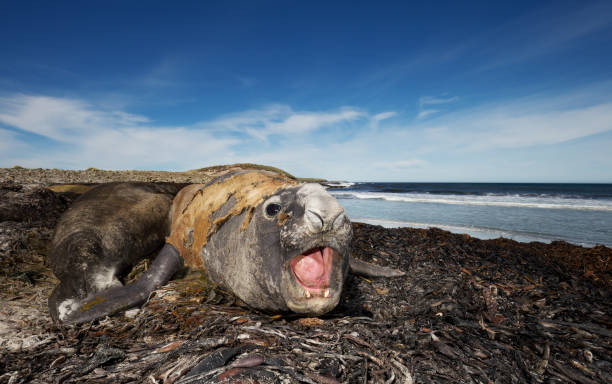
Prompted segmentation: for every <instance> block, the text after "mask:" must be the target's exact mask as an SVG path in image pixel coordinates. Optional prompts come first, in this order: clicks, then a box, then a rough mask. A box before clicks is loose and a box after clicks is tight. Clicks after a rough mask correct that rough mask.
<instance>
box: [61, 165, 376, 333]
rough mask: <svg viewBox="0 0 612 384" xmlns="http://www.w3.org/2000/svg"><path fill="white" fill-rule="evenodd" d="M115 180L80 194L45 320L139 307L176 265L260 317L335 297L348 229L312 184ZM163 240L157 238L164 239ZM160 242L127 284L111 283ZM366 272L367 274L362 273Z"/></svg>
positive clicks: (245, 177) (241, 179) (249, 174)
mask: <svg viewBox="0 0 612 384" xmlns="http://www.w3.org/2000/svg"><path fill="white" fill-rule="evenodd" d="M177 190H178V187H176V186H172V185H157V184H145V183H120V184H108V185H102V186H99V187H95V188H93V189H91V190H90V191H88V192H86V193H85V195H83V196H82V197H81V198H80V199H79V200H78V201H77V202H76V203H75V204H74V205H73V206H72V207H71V208H70V209H69V210H68V211H67V212H66V213H65V215H64V216H63V217H62V219H61V220H60V222H59V224H58V228H57V229H56V235H55V238H54V241H53V250H52V252H51V258H50V261H51V265H52V268H53V271H54V272H55V274H56V275H57V277H58V278H59V279H60V281H61V282H60V284H59V285H58V287H56V289H55V290H54V292H53V293H52V295H51V297H50V298H49V308H50V313H51V316H52V317H53V318H54V319H55V320H59V321H62V322H71V323H75V322H84V321H89V320H93V319H96V318H99V317H102V316H105V315H107V314H110V313H113V312H116V311H119V310H122V309H126V308H128V307H131V306H134V305H138V304H141V303H142V302H144V301H145V300H146V298H147V297H148V295H149V293H150V292H151V291H152V290H153V289H154V287H155V286H156V285H159V284H164V283H165V282H167V281H168V279H170V277H171V276H172V274H173V273H174V272H175V271H176V270H177V269H179V268H180V266H181V265H182V264H183V263H184V264H185V265H187V266H190V267H193V268H198V269H204V270H206V271H207V273H208V275H209V277H210V278H211V280H213V281H214V282H216V283H218V284H220V285H222V286H224V287H226V288H228V289H229V290H231V291H232V292H233V293H234V294H235V295H236V296H238V297H239V298H240V299H241V300H243V301H244V302H245V303H247V304H248V305H250V306H252V307H254V308H256V309H261V310H265V311H274V312H283V311H294V312H298V313H309V314H314V315H318V314H322V313H325V312H327V311H329V310H331V309H333V308H334V307H335V306H336V304H337V303H338V301H339V299H340V293H341V291H342V286H343V283H344V281H345V278H346V276H347V273H348V268H349V267H348V266H349V251H348V250H349V243H350V239H351V236H352V230H351V224H350V222H349V220H348V218H347V217H346V215H345V213H344V210H343V209H342V207H341V206H340V205H339V204H338V202H337V201H336V200H335V199H334V198H333V197H332V196H331V195H329V194H328V193H327V192H326V191H325V190H324V189H323V187H321V186H320V185H318V184H298V183H297V182H296V181H295V180H292V179H289V178H286V177H284V176H281V175H279V174H276V173H272V172H268V171H241V172H237V173H233V174H226V175H224V176H221V177H219V178H217V179H215V180H213V181H212V182H210V183H208V184H206V185H189V186H187V187H185V188H183V189H182V190H181V191H180V192H179V193H178V195H176V197H175V198H174V200H173V203H172V204H171V203H170V201H171V200H172V197H173V196H174V194H175V193H176V192H177ZM165 236H167V237H165ZM164 237H165V245H164V247H163V248H162V250H161V251H160V253H159V255H158V256H157V258H156V259H155V261H154V263H153V264H152V265H151V267H150V268H149V270H148V271H147V272H146V273H145V274H143V276H141V277H140V278H139V279H138V281H137V282H136V283H133V284H130V285H128V286H125V287H124V286H122V285H121V282H120V280H119V278H121V277H122V276H123V275H124V274H125V273H126V272H127V271H129V269H130V268H131V267H132V266H133V265H134V264H135V263H136V262H137V261H138V260H140V259H142V258H143V257H145V256H147V255H148V254H150V253H151V252H153V251H154V250H155V249H156V248H159V247H161V246H162V245H163V244H164ZM366 273H367V272H366Z"/></svg>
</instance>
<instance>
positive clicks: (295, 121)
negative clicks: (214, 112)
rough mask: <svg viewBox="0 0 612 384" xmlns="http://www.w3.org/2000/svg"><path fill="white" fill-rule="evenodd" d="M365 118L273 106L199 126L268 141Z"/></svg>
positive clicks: (356, 113)
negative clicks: (278, 136) (269, 138)
mask: <svg viewBox="0 0 612 384" xmlns="http://www.w3.org/2000/svg"><path fill="white" fill-rule="evenodd" d="M366 118H369V117H368V114H367V113H365V112H363V111H360V110H358V109H356V108H352V107H344V108H340V109H337V110H333V111H325V112H303V111H294V110H293V109H292V108H291V107H289V106H286V105H271V106H268V107H267V108H263V109H257V110H250V111H246V112H241V113H238V114H232V115H228V116H224V117H221V118H218V119H216V120H214V121H211V122H205V123H202V124H201V125H200V126H201V127H205V128H208V129H212V130H220V129H222V130H226V131H232V132H239V133H244V134H246V135H248V136H251V137H254V138H257V139H260V140H264V141H265V140H267V139H268V137H269V136H271V135H283V136H288V135H292V136H293V135H304V134H309V133H311V132H314V131H317V130H320V129H322V128H333V127H335V126H338V125H340V124H343V123H350V122H353V121H356V120H359V119H366Z"/></svg>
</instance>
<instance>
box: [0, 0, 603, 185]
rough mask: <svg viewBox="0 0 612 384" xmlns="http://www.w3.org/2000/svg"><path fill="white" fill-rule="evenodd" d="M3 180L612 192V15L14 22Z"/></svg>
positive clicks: (117, 7)
mask: <svg viewBox="0 0 612 384" xmlns="http://www.w3.org/2000/svg"><path fill="white" fill-rule="evenodd" d="M0 36H2V38H1V39H0V166H2V167H11V166H13V165H21V166H25V167H42V168H53V167H57V168H70V169H84V168H88V167H97V168H104V169H163V170H187V169H194V168H200V167H204V166H208V165H214V164H225V163H235V162H256V163H264V164H269V165H274V166H278V167H280V168H283V169H286V170H287V171H289V172H291V173H294V174H296V175H298V176H312V177H325V178H328V179H336V180H337V179H343V180H355V181H374V180H379V181H492V182H498V181H510V182H514V181H527V182H612V2H610V1H602V2H591V1H581V2H579V1H568V2H565V1H541V2H533V1H528V2H521V1H513V2H507V3H505V4H502V2H491V1H486V2H470V3H466V2H456V1H451V2H426V4H423V3H419V4H411V3H408V2H386V1H380V2H371V1H368V2H359V1H350V2H329V1H326V2H316V1H309V2H304V1H299V2H298V1H257V2H255V1H244V2H241V1H222V2H221V1H220V2H214V3H213V2H172V3H170V2H140V1H104V2H103V1H90V2H61V1H57V2H42V1H41V2H31V1H19V2H17V1H14V2H2V3H1V4H0Z"/></svg>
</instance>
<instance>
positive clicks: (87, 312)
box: [60, 244, 183, 324]
mask: <svg viewBox="0 0 612 384" xmlns="http://www.w3.org/2000/svg"><path fill="white" fill-rule="evenodd" d="M182 267H183V259H182V258H181V256H180V255H179V253H178V251H177V250H176V248H174V246H172V245H170V244H166V245H164V247H163V248H162V250H161V251H160V252H159V254H158V255H157V257H156V258H155V260H154V261H153V264H151V266H150V267H149V269H148V270H147V271H146V272H144V273H143V274H142V275H141V276H140V277H139V278H138V279H137V280H136V281H135V282H134V283H132V284H130V285H126V286H122V287H113V288H109V289H106V290H103V291H100V292H96V294H95V295H93V296H90V297H88V298H87V299H86V300H83V301H82V302H81V303H82V304H81V303H79V306H80V308H78V309H75V310H74V311H73V312H71V313H69V314H67V315H66V316H65V317H63V318H61V317H60V321H61V322H62V323H67V324H79V323H85V322H88V321H93V320H96V319H99V318H102V317H104V316H107V315H111V314H113V313H117V312H119V311H122V310H126V309H129V308H132V307H135V306H138V305H141V304H143V303H144V302H146V301H147V299H148V298H149V295H150V294H151V292H153V290H154V289H155V287H156V286H158V285H163V284H165V283H166V282H168V280H170V278H172V276H173V275H174V274H175V273H176V272H177V271H178V270H180V269H181V268H182Z"/></svg>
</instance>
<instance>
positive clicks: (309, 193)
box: [298, 184, 345, 233]
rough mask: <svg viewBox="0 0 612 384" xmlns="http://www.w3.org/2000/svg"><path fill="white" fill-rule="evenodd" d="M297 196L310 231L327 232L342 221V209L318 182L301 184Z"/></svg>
mask: <svg viewBox="0 0 612 384" xmlns="http://www.w3.org/2000/svg"><path fill="white" fill-rule="evenodd" d="M298 196H299V197H300V199H301V200H302V204H303V205H304V211H305V213H304V216H305V219H306V220H305V221H306V224H307V225H308V229H309V230H310V231H311V232H312V233H320V232H327V231H330V230H332V229H335V228H336V227H337V226H339V225H342V223H344V217H345V214H344V209H343V208H342V206H341V205H340V204H338V201H336V199H334V198H333V197H332V196H331V195H330V194H328V193H327V191H325V189H324V188H323V187H322V186H321V185H319V184H305V185H303V186H302V187H301V188H300V190H299V192H298Z"/></svg>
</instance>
